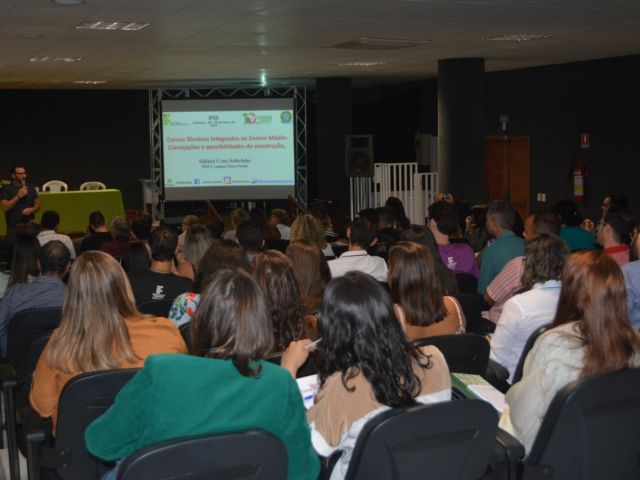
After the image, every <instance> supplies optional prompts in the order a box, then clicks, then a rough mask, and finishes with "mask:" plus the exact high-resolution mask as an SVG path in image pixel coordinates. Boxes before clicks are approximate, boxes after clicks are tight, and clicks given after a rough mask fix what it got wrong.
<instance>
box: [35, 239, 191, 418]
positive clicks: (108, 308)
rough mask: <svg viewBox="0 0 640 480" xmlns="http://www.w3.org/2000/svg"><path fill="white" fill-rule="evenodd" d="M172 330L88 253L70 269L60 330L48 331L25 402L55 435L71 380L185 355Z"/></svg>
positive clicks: (114, 267)
mask: <svg viewBox="0 0 640 480" xmlns="http://www.w3.org/2000/svg"><path fill="white" fill-rule="evenodd" d="M186 351H187V347H186V346H185V344H184V340H182V336H181V335H180V332H179V331H178V329H177V328H176V326H175V325H174V324H173V323H172V322H170V321H169V320H167V319H166V318H161V317H155V318H151V317H149V316H145V315H143V314H141V313H140V312H139V311H138V310H137V309H136V307H135V303H134V301H133V292H132V291H131V286H130V285H129V281H128V280H127V276H126V274H125V273H124V271H123V270H122V267H121V266H120V264H119V263H118V262H117V260H115V259H114V258H113V257H111V256H110V255H108V254H106V253H103V252H98V251H94V250H92V251H88V252H85V253H83V254H82V255H80V256H79V257H78V258H77V259H76V261H75V262H74V264H73V267H71V273H70V275H69V285H68V286H67V291H66V294H65V299H64V306H63V309H62V320H61V322H60V327H58V328H57V329H56V330H54V331H53V334H52V335H51V339H50V340H49V343H47V346H46V347H45V349H44V351H43V352H42V355H40V359H39V360H38V364H37V366H36V369H35V371H34V373H33V384H32V387H31V394H30V396H29V400H30V402H31V405H32V406H33V408H34V410H35V411H36V412H38V413H39V414H40V416H42V417H51V418H52V421H53V426H54V429H55V423H56V418H57V414H58V400H59V397H60V392H61V391H62V388H63V387H64V385H65V384H66V383H67V382H68V381H69V380H70V379H71V378H72V377H74V376H76V375H78V374H80V373H85V372H95V371H98V370H110V369H114V368H140V367H142V364H143V362H144V359H145V358H147V357H148V356H149V355H152V354H154V353H186Z"/></svg>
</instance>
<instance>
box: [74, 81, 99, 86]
mask: <svg viewBox="0 0 640 480" xmlns="http://www.w3.org/2000/svg"><path fill="white" fill-rule="evenodd" d="M73 83H75V84H77V85H102V84H103V83H107V81H106V80H74V81H73Z"/></svg>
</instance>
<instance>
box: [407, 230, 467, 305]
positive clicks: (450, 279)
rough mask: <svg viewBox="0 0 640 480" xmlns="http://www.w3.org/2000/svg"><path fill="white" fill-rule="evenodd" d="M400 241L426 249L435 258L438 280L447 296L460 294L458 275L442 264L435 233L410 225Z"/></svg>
mask: <svg viewBox="0 0 640 480" xmlns="http://www.w3.org/2000/svg"><path fill="white" fill-rule="evenodd" d="M400 239H401V240H402V241H404V242H413V243H418V244H420V245H422V246H423V247H425V248H426V249H427V250H428V251H429V253H430V254H431V256H432V257H433V260H434V262H435V265H436V270H437V272H438V278H439V279H440V284H441V285H442V287H443V288H444V291H445V294H447V295H453V294H456V293H458V280H457V279H456V274H455V273H454V272H452V271H451V270H449V269H448V268H447V267H446V265H445V264H444V263H442V258H440V253H439V251H438V244H437V243H436V239H435V238H434V236H433V233H431V230H429V229H428V228H427V227H425V226H422V225H410V226H409V228H407V229H406V230H404V231H403V232H402V234H401V235H400Z"/></svg>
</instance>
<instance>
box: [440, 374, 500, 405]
mask: <svg viewBox="0 0 640 480" xmlns="http://www.w3.org/2000/svg"><path fill="white" fill-rule="evenodd" d="M451 380H452V384H453V386H454V387H457V388H458V390H459V391H460V392H461V393H462V394H463V395H464V396H465V397H467V398H470V397H471V398H479V399H481V400H484V401H485V402H489V403H490V404H491V405H493V407H494V408H495V409H496V410H497V411H498V412H500V413H502V410H504V405H505V402H504V394H503V393H502V392H501V391H500V390H498V389H496V388H495V387H494V386H493V385H491V384H490V383H489V382H487V381H486V380H485V379H484V378H482V377H481V376H480V375H472V374H469V373H452V374H451Z"/></svg>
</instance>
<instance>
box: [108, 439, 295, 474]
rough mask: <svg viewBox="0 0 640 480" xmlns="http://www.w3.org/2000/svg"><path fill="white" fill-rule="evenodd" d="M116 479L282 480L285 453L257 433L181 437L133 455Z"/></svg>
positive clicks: (121, 467)
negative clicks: (213, 479) (214, 479)
mask: <svg viewBox="0 0 640 480" xmlns="http://www.w3.org/2000/svg"><path fill="white" fill-rule="evenodd" d="M117 478H118V479H119V480H161V479H180V478H185V479H187V478H188V479H189V480H209V479H212V478H219V479H222V478H224V479H225V480H226V479H228V480H234V479H237V480H249V479H251V480H282V479H285V478H287V451H286V449H285V447H284V445H283V444H282V442H281V441H280V440H278V439H277V438H276V437H274V436H273V435H271V434H269V433H266V432H263V431H260V430H245V431H241V432H232V433H224V434H217V435H207V436H198V437H190V438H181V439H178V440H172V441H169V442H163V443H160V444H157V445H152V446H149V447H146V448H143V449H141V450H138V451H137V452H135V453H133V454H132V455H130V456H129V457H127V459H126V460H125V461H124V462H123V463H122V464H121V466H120V468H119V470H118V477H117Z"/></svg>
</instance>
